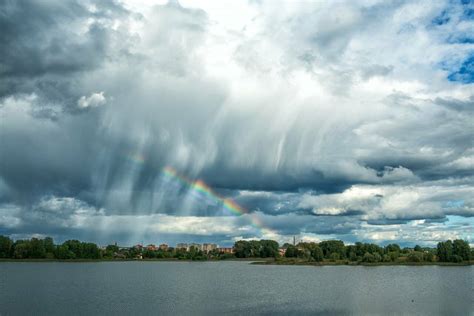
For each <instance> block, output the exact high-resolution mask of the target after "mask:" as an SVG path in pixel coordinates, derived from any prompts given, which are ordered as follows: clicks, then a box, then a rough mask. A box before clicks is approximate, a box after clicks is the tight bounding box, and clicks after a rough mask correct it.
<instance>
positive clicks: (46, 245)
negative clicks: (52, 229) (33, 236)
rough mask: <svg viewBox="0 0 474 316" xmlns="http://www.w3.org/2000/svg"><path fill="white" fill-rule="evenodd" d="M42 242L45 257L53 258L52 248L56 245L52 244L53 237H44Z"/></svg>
mask: <svg viewBox="0 0 474 316" xmlns="http://www.w3.org/2000/svg"><path fill="white" fill-rule="evenodd" d="M43 244H44V250H45V252H46V257H47V258H50V259H51V258H53V257H54V250H55V249H56V246H55V245H54V241H53V238H51V237H46V238H45V239H44V240H43Z"/></svg>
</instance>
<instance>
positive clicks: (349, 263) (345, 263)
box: [251, 258, 474, 267]
mask: <svg viewBox="0 0 474 316" xmlns="http://www.w3.org/2000/svg"><path fill="white" fill-rule="evenodd" d="M251 264H258V265H300V266H456V267H457V266H470V265H474V260H470V261H464V262H459V263H456V262H439V261H436V262H409V261H395V262H355V261H347V260H337V261H329V260H328V261H321V262H316V261H306V260H298V259H286V258H285V259H281V258H280V259H276V260H273V259H261V260H259V261H254V262H251Z"/></svg>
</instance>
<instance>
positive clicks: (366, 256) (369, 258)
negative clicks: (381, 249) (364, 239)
mask: <svg viewBox="0 0 474 316" xmlns="http://www.w3.org/2000/svg"><path fill="white" fill-rule="evenodd" d="M362 261H363V262H375V257H374V255H373V254H371V253H369V252H366V253H365V254H364V256H363V257H362Z"/></svg>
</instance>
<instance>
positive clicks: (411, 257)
mask: <svg viewBox="0 0 474 316" xmlns="http://www.w3.org/2000/svg"><path fill="white" fill-rule="evenodd" d="M407 261H409V262H422V261H423V253H422V252H420V251H413V252H410V253H409V254H408V256H407Z"/></svg>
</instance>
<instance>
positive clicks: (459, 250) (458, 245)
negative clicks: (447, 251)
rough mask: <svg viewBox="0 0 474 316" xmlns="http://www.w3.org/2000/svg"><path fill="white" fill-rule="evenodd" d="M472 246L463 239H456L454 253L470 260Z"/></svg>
mask: <svg viewBox="0 0 474 316" xmlns="http://www.w3.org/2000/svg"><path fill="white" fill-rule="evenodd" d="M470 252H471V248H470V247H469V243H468V242H467V241H465V240H462V239H456V240H454V241H453V255H454V256H459V257H461V258H462V260H466V261H467V260H469V256H470Z"/></svg>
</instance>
